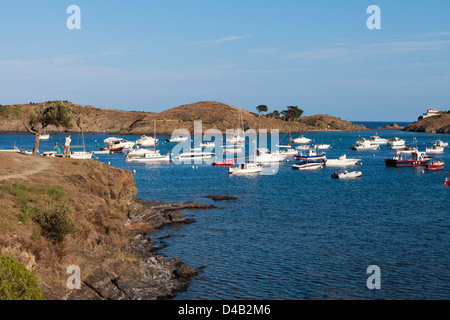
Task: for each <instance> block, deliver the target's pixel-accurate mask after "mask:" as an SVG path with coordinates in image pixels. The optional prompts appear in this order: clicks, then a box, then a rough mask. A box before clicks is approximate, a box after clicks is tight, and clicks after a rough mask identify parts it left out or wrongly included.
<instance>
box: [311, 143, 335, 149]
mask: <svg viewBox="0 0 450 320" xmlns="http://www.w3.org/2000/svg"><path fill="white" fill-rule="evenodd" d="M314 149H322V150H323V149H331V145H329V144H326V143H321V144H316V145H314Z"/></svg>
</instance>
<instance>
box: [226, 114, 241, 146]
mask: <svg viewBox="0 0 450 320" xmlns="http://www.w3.org/2000/svg"><path fill="white" fill-rule="evenodd" d="M238 109H239V114H238V125H237V129H236V132H235V134H234V135H233V136H232V137H229V138H228V139H227V141H228V142H230V143H232V144H242V143H245V135H244V122H243V120H242V114H241V106H239V108H238Z"/></svg>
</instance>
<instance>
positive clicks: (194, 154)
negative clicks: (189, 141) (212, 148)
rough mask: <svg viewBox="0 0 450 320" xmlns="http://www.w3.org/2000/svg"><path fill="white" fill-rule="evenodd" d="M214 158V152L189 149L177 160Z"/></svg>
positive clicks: (177, 157)
mask: <svg viewBox="0 0 450 320" xmlns="http://www.w3.org/2000/svg"><path fill="white" fill-rule="evenodd" d="M212 156H214V153H213V152H206V151H202V148H189V149H188V151H187V152H183V153H180V154H179V155H178V156H176V157H175V159H178V160H201V159H209V158H211V157H212Z"/></svg>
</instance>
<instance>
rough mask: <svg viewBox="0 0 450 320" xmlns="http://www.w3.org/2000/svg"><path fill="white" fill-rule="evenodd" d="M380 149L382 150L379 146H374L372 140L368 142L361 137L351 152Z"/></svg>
mask: <svg viewBox="0 0 450 320" xmlns="http://www.w3.org/2000/svg"><path fill="white" fill-rule="evenodd" d="M378 149H380V145H379V144H372V142H371V141H370V140H366V139H365V138H362V137H359V138H358V141H356V142H355V144H354V145H353V146H351V148H350V150H356V151H365V150H378Z"/></svg>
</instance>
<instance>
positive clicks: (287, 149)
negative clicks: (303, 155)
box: [277, 145, 298, 157]
mask: <svg viewBox="0 0 450 320" xmlns="http://www.w3.org/2000/svg"><path fill="white" fill-rule="evenodd" d="M277 147H278V148H279V149H280V151H278V152H279V153H280V154H282V155H285V156H286V157H293V156H295V155H296V154H297V153H298V151H297V150H295V149H292V148H291V146H290V145H277Z"/></svg>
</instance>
